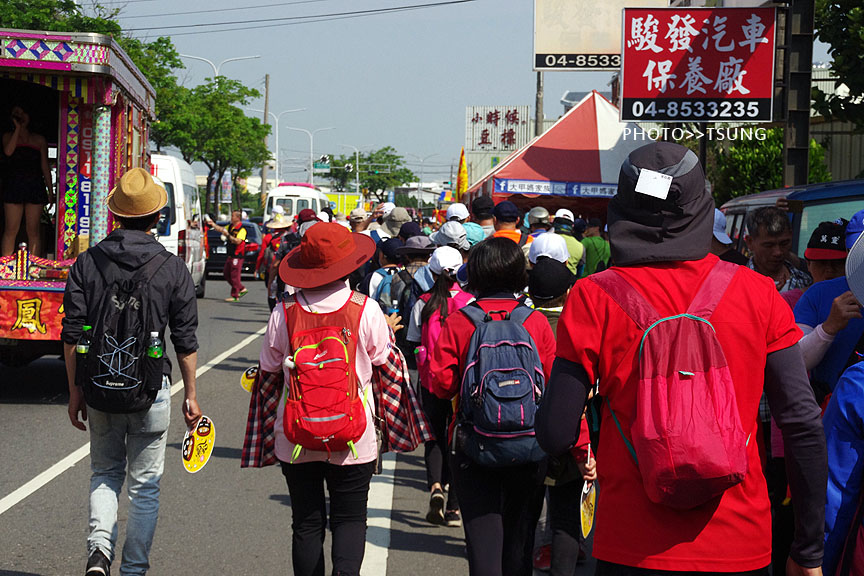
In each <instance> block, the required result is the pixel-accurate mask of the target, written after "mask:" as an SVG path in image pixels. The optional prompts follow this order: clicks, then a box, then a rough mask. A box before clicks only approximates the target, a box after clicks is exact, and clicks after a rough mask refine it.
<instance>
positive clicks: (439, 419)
mask: <svg viewBox="0 0 864 576" xmlns="http://www.w3.org/2000/svg"><path fill="white" fill-rule="evenodd" d="M420 400H421V402H422V403H423V412H424V413H425V414H426V418H427V419H428V420H429V425H430V426H432V432H433V433H434V434H435V440H432V441H430V442H426V444H425V445H424V456H425V462H426V486H427V488H429V489H430V490H431V489H432V485H433V484H435V483H436V482H437V483H438V484H441V486H442V487H443V486H445V485H446V484H451V486H450V492H449V493H448V494H447V510H458V509H459V499H458V497H457V495H456V490H454V489H453V486H452V482H451V480H452V478H451V474H450V455H449V448H448V445H447V425H448V424H449V423H450V419H451V418H452V417H453V404H451V402H450V400H442V399H441V398H438V397H437V396H435V395H434V394H433V393H432V392H430V391H429V390H427V389H426V388H421V389H420Z"/></svg>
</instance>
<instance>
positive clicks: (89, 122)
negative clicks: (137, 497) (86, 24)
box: [0, 29, 155, 365]
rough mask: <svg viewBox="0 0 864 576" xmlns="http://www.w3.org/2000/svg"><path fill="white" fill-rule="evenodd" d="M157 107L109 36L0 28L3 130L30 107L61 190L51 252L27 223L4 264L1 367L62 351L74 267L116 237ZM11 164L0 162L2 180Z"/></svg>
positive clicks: (46, 231)
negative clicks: (117, 200) (32, 238)
mask: <svg viewBox="0 0 864 576" xmlns="http://www.w3.org/2000/svg"><path fill="white" fill-rule="evenodd" d="M154 103H155V92H154V90H153V87H152V86H151V85H150V84H149V83H148V82H147V80H146V78H145V77H144V75H143V74H142V73H141V72H140V71H139V70H138V69H137V68H136V67H135V65H134V64H133V63H132V60H131V59H130V58H129V56H127V55H126V54H125V53H124V52H123V50H122V49H121V48H120V47H119V46H118V44H117V43H116V42H115V41H114V40H113V39H112V38H111V37H109V36H105V35H100V34H89V33H62V32H43V31H31V30H9V29H0V126H2V132H9V131H11V130H12V128H13V126H12V122H11V120H10V111H11V109H12V107H14V106H21V107H23V108H25V109H26V111H27V114H28V115H29V117H30V130H31V132H33V133H38V134H40V135H42V136H44V137H45V139H46V141H47V143H48V158H49V167H50V169H51V172H52V174H53V178H54V185H53V190H54V191H55V192H56V196H55V198H56V200H55V201H54V202H52V203H51V204H49V205H48V206H46V207H45V209H44V210H43V214H42V220H41V228H42V229H41V246H43V247H44V248H43V249H42V250H43V252H44V254H39V255H37V254H32V253H31V252H30V251H29V250H28V249H27V244H26V240H27V236H26V234H25V232H24V228H25V227H24V225H23V224H22V225H21V230H20V231H19V235H18V238H17V239H16V243H15V245H16V246H17V247H18V248H17V250H16V251H15V253H13V254H12V255H7V256H3V257H0V362H2V363H4V364H7V365H22V364H26V363H28V362H30V361H32V360H34V359H36V358H38V357H39V356H42V355H45V354H61V353H62V344H61V342H60V330H61V320H62V318H63V291H64V288H65V284H66V283H65V280H66V277H67V275H68V271H69V267H70V266H71V265H72V263H73V262H74V260H75V258H76V257H77V256H78V254H80V253H81V252H82V251H84V250H86V249H87V247H88V246H90V245H91V244H94V243H96V242H98V241H99V240H101V239H102V238H104V237H105V236H106V235H107V234H108V232H109V231H110V230H111V227H112V226H113V222H112V219H111V217H110V214H109V212H108V210H107V207H106V199H107V197H108V193H109V192H110V190H111V189H112V187H113V186H114V183H115V182H117V181H118V180H119V178H120V177H121V176H122V175H123V174H124V173H125V172H126V171H127V170H129V169H130V168H133V167H143V168H148V167H149V150H148V145H147V142H148V125H149V122H150V119H151V117H152V116H153V112H154ZM0 156H2V154H0ZM13 160H14V158H5V157H4V158H3V159H2V162H3V164H2V165H0V178H2V174H3V173H4V171H5V170H7V169H9V168H10V166H9V163H10V162H11V161H13ZM0 185H2V179H0ZM0 222H3V219H0Z"/></svg>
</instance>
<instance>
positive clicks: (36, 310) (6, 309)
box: [0, 290, 63, 341]
mask: <svg viewBox="0 0 864 576" xmlns="http://www.w3.org/2000/svg"><path fill="white" fill-rule="evenodd" d="M62 321H63V292H49V291H47V290H33V291H31V290H2V291H0V338H9V339H13V340H58V341H59V340H60V332H61V330H62V329H63V325H62Z"/></svg>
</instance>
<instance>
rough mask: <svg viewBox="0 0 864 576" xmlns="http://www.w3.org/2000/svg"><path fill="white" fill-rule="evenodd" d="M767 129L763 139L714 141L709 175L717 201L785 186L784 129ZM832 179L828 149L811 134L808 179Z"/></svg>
mask: <svg viewBox="0 0 864 576" xmlns="http://www.w3.org/2000/svg"><path fill="white" fill-rule="evenodd" d="M765 133H766V137H765V139H764V140H757V139H753V140H738V141H735V142H732V143H729V144H728V145H726V146H722V145H721V144H720V143H719V142H715V143H714V144H715V146H714V160H715V164H714V166H713V169H712V168H711V167H709V171H708V179H709V180H710V181H711V182H712V183H713V184H714V198H715V199H716V200H717V202H718V204H722V203H724V202H726V201H727V200H729V199H731V198H735V197H738V196H744V195H746V194H752V193H754V192H762V191H763V190H774V189H777V188H782V187H783V129H782V128H769V129H767V130H766V131H765ZM709 164H710V163H709ZM829 180H831V173H830V172H829V171H828V166H827V164H826V163H825V149H824V148H823V147H822V145H821V144H819V143H818V142H816V140H813V139H812V138H811V139H810V174H809V182H811V183H813V182H827V181H829Z"/></svg>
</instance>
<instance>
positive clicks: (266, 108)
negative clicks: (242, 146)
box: [261, 74, 279, 206]
mask: <svg viewBox="0 0 864 576" xmlns="http://www.w3.org/2000/svg"><path fill="white" fill-rule="evenodd" d="M269 122H270V74H265V75H264V125H265V126H266V125H269ZM264 149H265V150H266V151H267V156H270V148H268V147H267V135H266V134H265V135H264ZM268 164H270V158H267V159H266V160H264V164H263V165H262V166H261V206H264V203H265V202H267V165H268ZM277 174H278V171H277ZM276 185H277V186H278V185H279V183H278V182H277V183H276Z"/></svg>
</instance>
